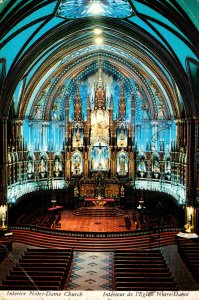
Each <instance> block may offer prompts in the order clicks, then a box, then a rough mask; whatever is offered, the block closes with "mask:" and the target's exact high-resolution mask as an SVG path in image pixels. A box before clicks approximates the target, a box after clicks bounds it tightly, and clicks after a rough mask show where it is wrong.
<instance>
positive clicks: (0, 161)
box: [0, 116, 8, 228]
mask: <svg viewBox="0 0 199 300" xmlns="http://www.w3.org/2000/svg"><path fill="white" fill-rule="evenodd" d="M7 184H8V177H7V118H6V117H5V116H0V227H1V228H6V227H7V225H8V206H7Z"/></svg>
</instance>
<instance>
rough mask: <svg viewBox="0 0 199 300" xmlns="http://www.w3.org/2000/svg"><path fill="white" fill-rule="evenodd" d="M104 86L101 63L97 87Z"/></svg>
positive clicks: (100, 64)
mask: <svg viewBox="0 0 199 300" xmlns="http://www.w3.org/2000/svg"><path fill="white" fill-rule="evenodd" d="M102 86H103V80H102V63H101V61H99V63H98V80H97V87H98V88H99V87H102Z"/></svg>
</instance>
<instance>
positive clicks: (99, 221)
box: [60, 210, 136, 232]
mask: <svg viewBox="0 0 199 300" xmlns="http://www.w3.org/2000/svg"><path fill="white" fill-rule="evenodd" d="M60 223H61V228H60V229H61V230H71V231H92V232H118V231H127V229H126V226H125V222H124V216H122V217H101V218H100V217H82V216H75V215H73V213H72V211H70V210H64V211H63V212H62V215H61V221H60ZM135 229H136V227H135V224H133V222H132V226H131V230H135Z"/></svg>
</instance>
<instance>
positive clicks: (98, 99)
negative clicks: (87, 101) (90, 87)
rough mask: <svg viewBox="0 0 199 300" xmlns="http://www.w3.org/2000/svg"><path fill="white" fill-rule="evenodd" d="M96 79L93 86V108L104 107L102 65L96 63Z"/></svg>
mask: <svg viewBox="0 0 199 300" xmlns="http://www.w3.org/2000/svg"><path fill="white" fill-rule="evenodd" d="M98 67H99V68H98V80H97V85H96V88H95V108H96V109H97V108H106V91H105V89H104V86H103V80H102V66H101V62H99V63H98Z"/></svg>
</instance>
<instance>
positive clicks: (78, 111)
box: [74, 85, 82, 120]
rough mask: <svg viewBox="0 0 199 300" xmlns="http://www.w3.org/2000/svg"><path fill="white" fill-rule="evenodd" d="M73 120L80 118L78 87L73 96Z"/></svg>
mask: <svg viewBox="0 0 199 300" xmlns="http://www.w3.org/2000/svg"><path fill="white" fill-rule="evenodd" d="M74 118H75V119H77V120H78V119H81V118H82V101H81V96H80V91H79V85H77V87H76V96H75V103H74Z"/></svg>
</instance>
